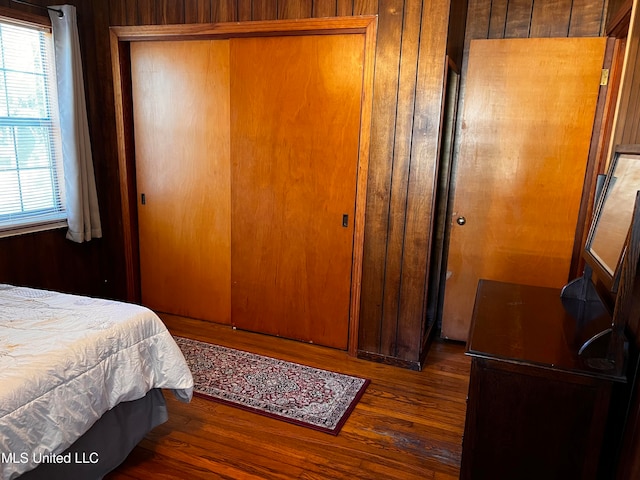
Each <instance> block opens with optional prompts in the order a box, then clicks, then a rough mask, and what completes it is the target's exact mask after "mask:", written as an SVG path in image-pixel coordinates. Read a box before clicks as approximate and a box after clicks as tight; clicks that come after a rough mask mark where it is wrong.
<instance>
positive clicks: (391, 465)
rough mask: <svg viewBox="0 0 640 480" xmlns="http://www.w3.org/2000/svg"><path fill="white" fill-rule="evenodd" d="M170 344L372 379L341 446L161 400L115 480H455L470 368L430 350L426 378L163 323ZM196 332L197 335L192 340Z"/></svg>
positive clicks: (441, 345)
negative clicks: (161, 419) (156, 418)
mask: <svg viewBox="0 0 640 480" xmlns="http://www.w3.org/2000/svg"><path fill="white" fill-rule="evenodd" d="M161 317H162V318H163V320H164V321H165V323H166V324H167V326H168V327H169V330H170V331H171V332H172V333H173V334H174V335H181V336H185V337H191V338H195V339H198V340H203V341H208V342H212V343H217V344H219V345H224V346H227V347H233V348H237V349H241V350H247V351H251V352H254V353H258V354H261V355H270V356H273V357H276V358H281V359H283V360H289V361H293V362H298V363H303V364H307V365H311V366H313V367H318V368H324V369H328V370H334V371H338V372H341V373H346V374H351V375H359V376H363V377H366V378H369V379H371V384H370V385H369V387H368V388H367V391H366V392H365V394H364V396H363V397H362V399H361V400H360V402H359V403H358V405H357V407H356V408H355V410H354V411H353V413H352V414H351V416H350V417H349V420H348V421H347V422H346V424H345V425H344V427H343V428H342V430H341V432H340V434H339V435H338V436H332V435H329V434H326V433H322V432H317V431H314V430H311V429H308V428H305V427H300V426H296V425H292V424H289V423H286V422H282V421H279V420H275V419H271V418H267V417H264V416H261V415H257V414H255V413H250V412H245V411H243V410H240V409H238V408H233V407H229V406H225V405H221V404H219V403H216V402H213V401H210V400H205V399H202V398H198V397H194V399H193V401H192V402H191V403H189V404H184V403H180V402H178V401H177V400H175V399H174V398H173V395H172V394H171V393H170V392H168V391H167V392H165V397H166V398H167V404H168V408H169V417H170V418H169V421H168V422H167V423H165V424H163V425H161V426H159V427H157V428H156V429H155V430H154V431H152V432H151V433H150V434H149V435H147V437H146V438H145V439H144V440H143V441H142V442H141V443H140V444H139V445H138V446H137V447H136V448H135V450H134V451H133V452H132V454H131V455H130V456H129V458H128V459H127V460H126V461H125V463H124V464H122V465H121V466H120V467H119V468H118V469H117V470H116V471H115V472H112V473H111V474H110V475H109V476H107V477H105V478H107V479H110V480H115V479H151V478H153V479H169V478H171V479H174V478H181V479H182V478H184V479H186V478H188V479H212V478H229V479H288V478H300V479H346V478H349V479H353V478H362V479H364V478H367V479H403V480H404V479H438V480H445V479H446V480H453V479H457V478H458V476H459V467H460V452H461V444H462V433H463V428H464V417H465V408H466V395H467V388H468V384H469V370H470V359H469V358H468V357H466V356H465V355H464V353H463V352H464V347H463V346H462V345H461V344H455V343H446V342H441V341H436V342H434V343H433V345H432V348H431V350H430V352H429V355H428V357H427V361H426V364H425V367H424V369H423V371H421V372H414V371H410V370H405V369H402V368H398V367H393V366H389V365H383V364H378V363H373V362H369V361H365V360H359V359H356V358H353V357H350V356H348V355H347V354H346V353H345V352H341V351H337V350H333V349H329V348H325V347H319V346H315V345H308V344H303V343H299V342H293V341H289V340H284V339H280V338H274V337H269V336H265V335H260V334H254V333H248V332H242V331H238V330H233V329H231V328H230V327H227V326H220V325H215V324H211V323H207V322H201V321H197V320H192V319H185V318H180V317H174V316H169V315H161ZM196 332H197V333H196Z"/></svg>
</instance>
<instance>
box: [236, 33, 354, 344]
mask: <svg viewBox="0 0 640 480" xmlns="http://www.w3.org/2000/svg"><path fill="white" fill-rule="evenodd" d="M363 55H364V36H363V35H313V36H312V35H308V36H286V37H263V38H238V39H232V40H231V179H232V195H231V197H232V202H231V205H232V213H231V218H232V234H231V235H232V241H231V245H232V249H231V256H232V263H231V265H232V293H231V295H232V323H233V325H235V326H237V327H238V328H243V329H247V330H252V331H259V332H263V333H269V334H273V335H279V336H283V337H287V338H293V339H298V340H303V341H309V342H314V343H318V344H322V345H327V346H331V347H336V348H341V349H346V348H347V340H348V329H349V305H350V294H351V291H350V287H351V265H352V253H353V233H354V222H353V220H354V212H355V194H356V172H357V166H358V141H359V131H360V106H361V96H362V81H363V78H362V75H363Z"/></svg>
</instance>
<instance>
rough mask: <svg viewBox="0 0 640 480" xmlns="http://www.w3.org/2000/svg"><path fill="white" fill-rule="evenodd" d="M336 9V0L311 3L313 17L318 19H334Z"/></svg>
mask: <svg viewBox="0 0 640 480" xmlns="http://www.w3.org/2000/svg"><path fill="white" fill-rule="evenodd" d="M336 9H337V0H325V1H324V2H318V1H315V2H313V16H314V17H316V18H318V17H335V16H336Z"/></svg>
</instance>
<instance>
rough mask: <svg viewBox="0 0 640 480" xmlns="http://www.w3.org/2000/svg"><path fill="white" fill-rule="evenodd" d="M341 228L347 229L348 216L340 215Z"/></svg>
mask: <svg viewBox="0 0 640 480" xmlns="http://www.w3.org/2000/svg"><path fill="white" fill-rule="evenodd" d="M342 226H343V227H344V228H347V227H348V226H349V215H347V214H346V213H345V214H344V215H342Z"/></svg>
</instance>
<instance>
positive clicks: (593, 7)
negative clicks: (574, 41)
mask: <svg viewBox="0 0 640 480" xmlns="http://www.w3.org/2000/svg"><path fill="white" fill-rule="evenodd" d="M604 14H605V6H604V5H602V4H601V3H600V2H593V1H591V0H573V5H572V7H571V21H570V23H569V36H570V37H582V36H596V35H595V34H594V32H597V31H603V30H604Z"/></svg>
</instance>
